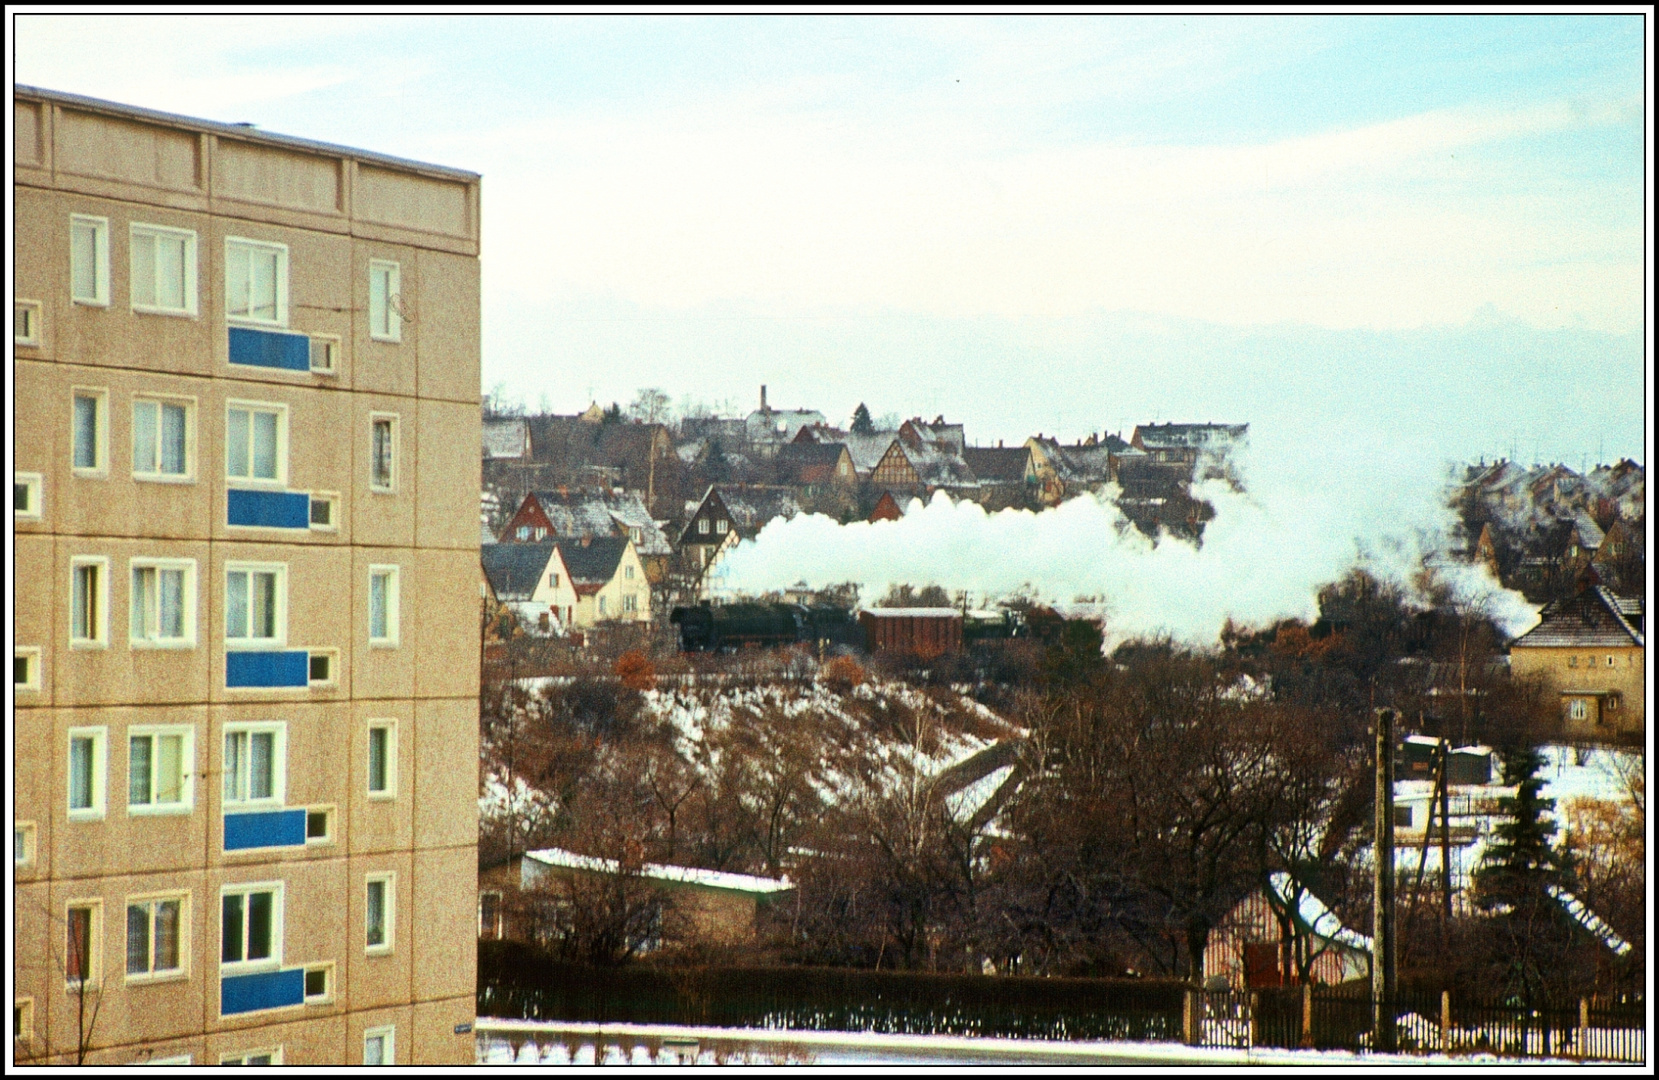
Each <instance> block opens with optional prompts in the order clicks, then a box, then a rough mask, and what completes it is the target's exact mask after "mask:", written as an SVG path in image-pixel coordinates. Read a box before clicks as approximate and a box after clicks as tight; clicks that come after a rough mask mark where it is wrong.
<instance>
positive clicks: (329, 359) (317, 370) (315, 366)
mask: <svg viewBox="0 0 1659 1080" xmlns="http://www.w3.org/2000/svg"><path fill="white" fill-rule="evenodd" d="M339 358H340V339H339V338H337V337H334V336H333V335H331V334H313V335H311V371H312V372H313V373H314V374H317V375H333V374H334V373H335V372H336V371H337V370H338V369H339Z"/></svg>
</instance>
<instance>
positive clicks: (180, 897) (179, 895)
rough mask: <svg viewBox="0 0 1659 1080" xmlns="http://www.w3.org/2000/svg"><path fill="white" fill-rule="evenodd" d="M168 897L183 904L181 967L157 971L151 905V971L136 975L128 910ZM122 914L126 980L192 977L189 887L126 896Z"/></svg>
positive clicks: (169, 979)
mask: <svg viewBox="0 0 1659 1080" xmlns="http://www.w3.org/2000/svg"><path fill="white" fill-rule="evenodd" d="M168 900H176V901H178V905H179V966H178V967H176V968H162V969H161V970H160V971H157V970H156V969H155V946H156V935H155V908H154V907H153V906H151V907H150V914H149V919H150V930H149V938H150V970H148V971H143V972H138V973H136V974H135V973H132V972H129V971H127V960H126V956H127V949H126V944H127V925H126V920H127V918H130V917H131V916H130V915H129V913H128V911H127V909H128V908H131V907H133V906H134V905H137V904H144V905H154V904H157V903H162V902H165V901H168ZM121 913H122V916H123V918H122V922H121V946H122V947H121V971H122V973H123V974H124V975H125V981H126V982H128V983H153V982H169V981H172V980H175V979H188V978H190V938H191V922H190V893H189V891H188V890H187V891H184V892H180V891H178V890H174V891H171V892H153V893H141V894H138V895H136V896H129V897H126V898H125V901H124V902H123V903H122V905H121ZM152 1064H154V1063H153V1062H152Z"/></svg>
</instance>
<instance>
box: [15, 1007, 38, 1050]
mask: <svg viewBox="0 0 1659 1080" xmlns="http://www.w3.org/2000/svg"><path fill="white" fill-rule="evenodd" d="M34 1037H35V999H34V998H29V997H20V998H13V999H12V1038H13V1039H14V1040H15V1041H17V1042H29V1041H31V1040H32V1039H34Z"/></svg>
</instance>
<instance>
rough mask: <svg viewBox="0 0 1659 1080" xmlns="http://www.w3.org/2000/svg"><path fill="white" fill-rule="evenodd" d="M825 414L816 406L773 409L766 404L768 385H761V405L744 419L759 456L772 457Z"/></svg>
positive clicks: (752, 446) (751, 444)
mask: <svg viewBox="0 0 1659 1080" xmlns="http://www.w3.org/2000/svg"><path fill="white" fill-rule="evenodd" d="M823 422H824V414H823V413H821V412H819V411H818V410H817V409H774V408H772V407H771V406H770V405H768V404H767V403H766V387H764V386H762V387H761V388H760V408H758V409H756V410H755V411H754V412H752V413H750V414H749V415H748V417H747V419H746V420H745V422H744V435H745V438H746V441H747V443H748V448H749V449H750V450H752V451H754V452H755V453H756V454H757V455H758V456H759V457H762V458H770V457H774V456H776V455H777V452H778V450H779V449H780V448H781V447H782V446H784V445H785V444H786V443H789V442H792V441H793V440H794V438H795V436H796V435H798V434H800V431H801V429H802V428H804V427H809V426H811V425H814V424H822V423H823Z"/></svg>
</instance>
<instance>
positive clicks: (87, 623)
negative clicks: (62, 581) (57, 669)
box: [69, 556, 109, 648]
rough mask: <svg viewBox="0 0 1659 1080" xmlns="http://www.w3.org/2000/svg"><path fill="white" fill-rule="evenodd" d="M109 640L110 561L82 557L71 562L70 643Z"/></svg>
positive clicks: (97, 644) (90, 644)
mask: <svg viewBox="0 0 1659 1080" xmlns="http://www.w3.org/2000/svg"><path fill="white" fill-rule="evenodd" d="M108 641H109V560H107V559H104V558H101V557H92V556H87V557H81V558H76V559H72V560H71V561H70V564H69V644H70V647H71V648H91V647H102V646H103V645H105V644H107V643H108Z"/></svg>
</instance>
